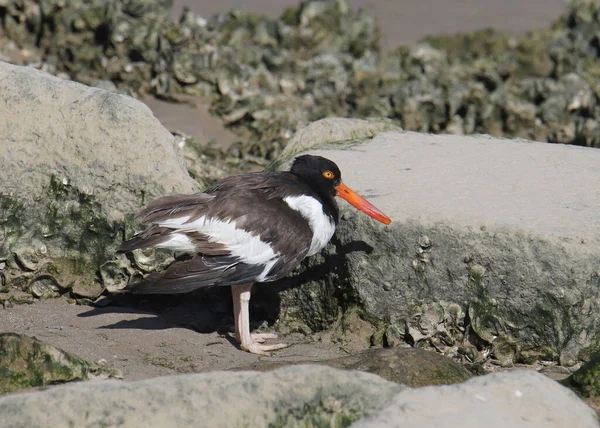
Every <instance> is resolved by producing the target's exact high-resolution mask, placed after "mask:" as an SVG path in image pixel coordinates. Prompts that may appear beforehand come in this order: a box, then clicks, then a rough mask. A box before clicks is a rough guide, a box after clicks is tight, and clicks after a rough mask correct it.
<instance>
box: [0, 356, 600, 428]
mask: <svg viewBox="0 0 600 428" xmlns="http://www.w3.org/2000/svg"><path fill="white" fill-rule="evenodd" d="M540 391H543V393H540ZM224 408H231V409H233V408H235V410H234V411H230V412H224V411H223V409H224ZM73 409H78V410H80V411H73ZM432 409H434V410H433V411H432ZM83 410H85V411H83ZM0 411H1V412H2V416H3V423H4V424H7V425H9V426H14V427H26V426H27V427H28V426H41V425H44V426H45V425H55V426H64V425H72V426H83V425H109V426H111V425H115V424H119V425H123V426H134V425H135V426H139V425H140V424H141V425H144V426H148V427H163V426H171V425H176V426H181V427H187V426H197V425H198V421H199V420H201V421H202V423H203V424H205V425H207V426H211V427H220V426H228V427H229V426H240V425H249V426H270V425H273V426H334V427H338V426H340V427H341V426H349V425H350V424H352V423H353V422H355V424H354V425H352V426H362V427H380V426H391V427H395V426H409V427H412V426H434V425H436V424H437V425H440V426H445V425H446V424H447V423H451V424H452V425H457V426H461V427H465V428H475V427H479V426H481V422H482V421H485V423H486V426H490V427H504V426H522V425H523V421H527V422H528V425H527V426H531V427H544V428H547V427H548V428H554V427H556V428H558V427H572V426H577V427H582V428H588V427H597V426H598V422H597V420H596V417H595V414H594V412H593V411H592V410H591V409H590V408H589V407H587V406H586V405H585V404H584V403H583V402H581V401H580V400H579V399H578V398H577V397H576V396H575V395H574V394H573V393H572V392H571V391H569V390H568V389H566V388H564V387H562V386H560V385H559V384H557V383H556V382H554V381H552V380H550V379H547V378H546V377H544V376H543V375H540V374H537V373H534V372H524V371H521V372H513V373H505V374H495V375H489V376H485V377H481V378H477V379H472V380H470V381H468V382H466V383H464V384H459V385H453V386H438V387H425V388H418V389H408V388H406V387H403V386H400V385H397V384H394V383H392V382H388V381H385V380H383V379H381V378H379V377H377V376H375V375H371V374H368V373H362V372H358V371H343V370H336V369H332V368H328V367H319V366H309V365H305V366H294V367H286V368H282V369H278V370H275V371H272V372H268V373H257V372H213V373H205V374H192V375H190V374H188V375H185V376H172V377H163V378H154V379H150V380H144V381H138V382H131V383H123V382H117V381H110V380H108V381H102V382H99V381H92V382H86V383H77V384H73V385H64V386H57V387H53V388H50V389H47V390H45V391H41V392H32V393H23V394H15V395H10V396H5V397H1V398H0Z"/></svg>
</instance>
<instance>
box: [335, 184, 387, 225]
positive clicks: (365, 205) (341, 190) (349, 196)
mask: <svg viewBox="0 0 600 428" xmlns="http://www.w3.org/2000/svg"><path fill="white" fill-rule="evenodd" d="M335 190H337V194H336V196H339V197H340V198H342V199H345V200H347V201H348V202H349V203H350V204H351V205H352V206H354V207H355V208H357V209H358V210H360V211H362V212H364V213H365V214H366V215H368V216H369V217H372V218H374V219H375V220H377V221H380V222H382V223H383V224H390V223H391V222H392V220H391V219H390V218H389V217H388V216H386V215H385V214H384V213H382V212H381V211H379V210H378V209H377V208H375V206H374V205H372V204H371V203H370V202H369V201H367V200H366V199H365V198H363V197H361V196H360V195H359V194H358V193H356V192H355V191H354V190H352V189H351V188H349V187H348V186H346V185H345V184H344V183H340V185H339V186H335Z"/></svg>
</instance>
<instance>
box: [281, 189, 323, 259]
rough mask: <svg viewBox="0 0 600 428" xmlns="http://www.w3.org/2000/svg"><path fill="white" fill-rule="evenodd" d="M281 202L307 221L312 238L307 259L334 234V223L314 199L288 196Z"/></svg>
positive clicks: (319, 249)
mask: <svg viewBox="0 0 600 428" xmlns="http://www.w3.org/2000/svg"><path fill="white" fill-rule="evenodd" d="M283 200H284V201H285V203H286V204H288V205H289V207H290V208H291V209H293V210H296V211H298V212H299V213H300V215H302V217H304V218H305V219H306V220H308V226H309V227H310V230H311V231H312V235H313V236H312V241H311V243H310V248H309V250H308V254H307V257H308V256H312V255H313V254H316V253H318V252H319V251H321V249H322V248H323V247H325V245H327V243H328V242H329V240H330V239H331V237H332V236H333V234H334V232H335V223H334V222H333V220H332V219H331V218H330V217H329V216H327V215H326V214H325V213H324V212H323V205H322V204H321V203H320V202H319V201H317V200H316V199H315V198H313V197H311V196H306V195H302V196H288V197H287V198H284V199H283Z"/></svg>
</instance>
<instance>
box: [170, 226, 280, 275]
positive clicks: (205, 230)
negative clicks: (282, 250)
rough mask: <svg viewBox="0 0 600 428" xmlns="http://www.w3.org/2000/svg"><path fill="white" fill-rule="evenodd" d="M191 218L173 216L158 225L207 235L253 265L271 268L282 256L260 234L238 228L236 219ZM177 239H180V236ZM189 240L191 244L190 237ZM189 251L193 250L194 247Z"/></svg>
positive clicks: (243, 260)
mask: <svg viewBox="0 0 600 428" xmlns="http://www.w3.org/2000/svg"><path fill="white" fill-rule="evenodd" d="M189 218H190V217H189V216H186V217H176V218H171V219H168V220H165V221H162V222H160V223H158V225H159V226H161V227H168V228H170V229H177V230H179V231H181V232H182V233H179V234H174V235H173V236H178V237H179V236H185V235H184V233H185V232H186V231H197V232H200V233H202V234H204V235H207V236H208V238H209V239H208V240H209V242H218V243H220V244H223V245H224V246H225V247H226V248H227V249H228V250H229V251H230V252H231V254H232V255H233V256H235V257H237V258H239V259H240V261H242V262H244V263H248V264H252V265H257V264H265V265H267V266H268V267H269V269H270V268H271V267H272V266H273V265H274V264H275V263H276V262H277V259H278V258H279V256H280V254H279V253H275V252H274V251H273V249H272V248H271V246H270V245H269V244H267V243H266V242H264V241H263V240H261V239H260V236H259V235H253V234H252V233H250V232H247V231H246V230H244V229H239V228H237V227H236V223H235V221H222V220H218V219H214V218H206V217H205V216H202V217H200V218H199V219H197V220H194V221H192V222H189V223H187V221H188V220H189ZM186 238H187V237H186ZM172 239H173V238H172ZM177 239H178V240H179V238H177ZM188 241H189V242H190V244H191V240H190V239H189V238H188ZM168 242H169V241H167V243H168ZM165 244H166V243H165ZM184 251H186V250H184ZM189 251H193V249H192V250H189ZM266 273H268V271H266V272H263V274H261V276H265V277H266ZM263 279H264V278H263Z"/></svg>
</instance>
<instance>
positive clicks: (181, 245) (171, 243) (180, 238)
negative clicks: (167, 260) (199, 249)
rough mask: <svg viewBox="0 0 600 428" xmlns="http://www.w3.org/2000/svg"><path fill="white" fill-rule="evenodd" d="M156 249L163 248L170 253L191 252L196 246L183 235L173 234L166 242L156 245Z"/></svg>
mask: <svg viewBox="0 0 600 428" xmlns="http://www.w3.org/2000/svg"><path fill="white" fill-rule="evenodd" d="M156 247H157V248H165V249H167V250H171V251H185V252H193V251H194V250H195V249H196V246H195V245H194V244H193V243H192V240H191V239H190V238H189V236H187V235H186V234H184V233H174V234H172V235H171V236H170V237H169V240H168V241H165V242H161V243H160V244H156Z"/></svg>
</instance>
